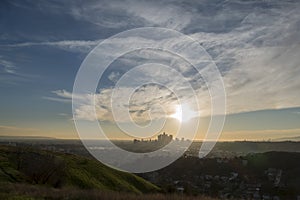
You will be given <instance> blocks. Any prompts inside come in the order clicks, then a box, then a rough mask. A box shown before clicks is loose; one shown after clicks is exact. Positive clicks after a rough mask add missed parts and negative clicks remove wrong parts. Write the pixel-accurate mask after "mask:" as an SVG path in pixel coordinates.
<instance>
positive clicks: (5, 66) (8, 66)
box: [0, 56, 16, 74]
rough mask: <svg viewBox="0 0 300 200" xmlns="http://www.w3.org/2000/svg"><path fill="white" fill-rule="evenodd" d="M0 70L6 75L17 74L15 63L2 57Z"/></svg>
mask: <svg viewBox="0 0 300 200" xmlns="http://www.w3.org/2000/svg"><path fill="white" fill-rule="evenodd" d="M0 67H1V68H0V69H1V71H2V72H4V73H8V74H15V73H16V70H15V69H16V66H15V64H14V63H13V62H11V61H8V60H5V59H4V58H3V57H2V56H0Z"/></svg>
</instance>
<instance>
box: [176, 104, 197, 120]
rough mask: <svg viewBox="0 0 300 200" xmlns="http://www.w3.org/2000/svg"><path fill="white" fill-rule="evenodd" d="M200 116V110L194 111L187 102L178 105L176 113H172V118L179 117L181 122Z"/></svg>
mask: <svg viewBox="0 0 300 200" xmlns="http://www.w3.org/2000/svg"><path fill="white" fill-rule="evenodd" d="M197 116H198V112H195V111H193V110H192V109H191V108H190V107H189V106H188V105H187V104H182V105H178V106H176V111H175V113H174V114H172V115H170V117H171V118H174V119H177V120H178V121H179V122H186V121H188V120H190V119H192V118H194V117H197Z"/></svg>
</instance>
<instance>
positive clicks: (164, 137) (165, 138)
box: [133, 132, 173, 144]
mask: <svg viewBox="0 0 300 200" xmlns="http://www.w3.org/2000/svg"><path fill="white" fill-rule="evenodd" d="M172 140H173V135H168V134H166V133H165V132H163V134H159V135H158V136H157V140H152V139H149V140H144V139H142V140H138V139H134V140H133V143H134V144H137V143H140V142H141V143H145V142H149V143H158V144H168V143H169V142H171V141H172Z"/></svg>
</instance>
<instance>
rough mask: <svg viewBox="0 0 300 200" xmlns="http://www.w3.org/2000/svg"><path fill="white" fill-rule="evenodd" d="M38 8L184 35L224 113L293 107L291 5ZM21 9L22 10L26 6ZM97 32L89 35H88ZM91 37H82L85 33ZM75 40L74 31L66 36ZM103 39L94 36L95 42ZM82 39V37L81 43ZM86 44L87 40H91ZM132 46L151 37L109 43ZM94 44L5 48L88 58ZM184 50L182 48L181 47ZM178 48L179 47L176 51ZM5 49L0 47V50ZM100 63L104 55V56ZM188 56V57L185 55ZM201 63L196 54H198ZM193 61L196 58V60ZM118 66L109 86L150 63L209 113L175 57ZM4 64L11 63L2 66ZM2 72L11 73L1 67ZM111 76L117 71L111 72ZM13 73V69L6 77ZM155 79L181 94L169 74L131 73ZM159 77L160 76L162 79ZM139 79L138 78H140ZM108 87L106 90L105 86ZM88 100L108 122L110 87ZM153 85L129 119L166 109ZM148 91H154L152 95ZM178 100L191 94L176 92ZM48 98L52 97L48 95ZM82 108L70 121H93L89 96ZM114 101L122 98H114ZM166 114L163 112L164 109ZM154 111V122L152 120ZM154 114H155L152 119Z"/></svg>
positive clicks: (199, 85) (136, 56)
mask: <svg viewBox="0 0 300 200" xmlns="http://www.w3.org/2000/svg"><path fill="white" fill-rule="evenodd" d="M68 3H69V5H68V6H66V4H65V3H61V4H54V3H53V4H52V3H51V2H50V3H49V2H48V3H45V4H40V5H39V6H35V8H38V9H41V10H43V11H45V12H48V13H52V14H57V13H62V11H64V12H63V13H66V14H67V15H69V16H71V17H73V18H74V19H76V20H78V21H80V22H82V21H84V22H89V23H92V24H94V25H96V26H99V27H100V29H101V30H102V29H103V30H106V31H107V32H108V33H109V34H107V35H112V34H114V33H116V32H119V31H123V30H127V29H129V28H136V27H144V26H157V27H167V28H172V29H175V30H179V31H182V32H184V33H185V34H187V35H189V36H191V37H192V38H194V39H195V40H197V41H198V42H199V43H200V44H201V45H202V46H203V47H204V48H205V49H206V50H207V52H208V53H209V55H210V56H211V57H212V59H213V60H214V61H215V63H216V64H217V65H218V68H219V70H220V73H221V74H222V76H223V79H224V83H225V88H226V93H227V98H228V101H227V103H228V104H227V106H228V108H227V110H228V113H229V114H230V113H238V112H246V111H255V110H261V109H278V108H287V107H297V106H300V103H299V102H300V94H299V92H298V91H299V88H300V85H299V84H300V83H299V81H298V80H299V79H300V68H299V66H300V60H299V56H300V55H299V52H300V37H299V31H300V25H299V24H300V14H299V8H300V3H299V1H279V0H275V1H241V0H235V1H226V0H221V1H217V2H216V1H210V0H200V1H192V2H187V1H185V2H184V1H180V0H170V1H161V2H157V1H155V2H154V1H100V2H99V1H89V2H85V3H84V4H82V3H81V2H80V1H74V2H72V3H70V2H68ZM27 9H29V8H27ZM95 32H97V31H95ZM90 33H91V32H87V35H88V34H90ZM74 34H76V33H74ZM102 36H103V35H99V38H101V37H102ZM86 38H88V37H86ZM93 38H94V35H93ZM181 39H182V38H166V39H165V40H164V41H163V42H162V43H163V45H165V46H168V45H169V46H172V45H173V44H179V43H180V42H182V43H184V41H181ZM137 40H139V41H142V42H145V43H153V42H155V36H149V37H148V38H135V37H130V38H126V40H124V39H114V40H113V41H112V42H113V43H114V44H116V47H121V48H122V47H124V46H128V45H132V46H133V47H134V45H135V42H136V41H137ZM100 41H101V40H60V41H52V42H24V43H16V44H8V45H6V46H7V47H11V48H13V47H31V46H51V47H55V48H60V49H64V50H68V51H72V52H85V53H86V52H89V51H90V50H91V49H92V48H93V47H95V45H97V44H98V43H99V42H100ZM183 45H184V44H183ZM183 45H182V46H183ZM2 46H5V45H2ZM104 53H105V54H106V56H107V58H109V56H110V53H111V52H110V50H109V49H107V51H104ZM190 53H191V54H192V53H193V52H190ZM199 57H201V56H199ZM199 57H197V58H199ZM118 62H119V63H118V65H116V67H115V68H112V69H111V71H109V73H108V74H107V79H108V80H109V81H110V82H112V83H115V82H116V81H117V80H118V79H119V78H120V76H122V75H123V73H124V72H126V71H128V70H129V69H131V68H130V66H131V67H132V66H137V65H140V64H143V63H146V62H148V63H150V62H158V63H162V64H167V65H169V66H171V67H172V68H174V69H176V70H177V71H178V72H180V73H181V74H183V75H184V76H185V78H186V80H188V81H189V82H190V83H191V84H192V85H193V88H194V89H195V91H196V93H197V95H198V97H199V99H201V103H200V104H201V105H200V109H201V111H202V112H203V113H207V114H209V110H210V103H209V102H210V96H209V95H208V94H207V89H206V88H205V83H204V82H203V79H201V76H199V75H197V74H195V71H193V70H191V68H190V66H189V65H187V64H186V63H185V62H183V61H182V60H180V59H175V58H174V56H170V55H169V54H167V53H166V52H162V51H149V50H139V51H137V52H135V53H132V54H129V55H127V56H124V57H122V58H120V59H119V61H118ZM4 64H5V65H6V66H9V65H10V64H11V63H4ZM3 69H4V70H6V72H9V70H14V67H5V68H3ZM118 70H119V71H118ZM11 72H13V71H11ZM156 73H157V74H158V75H157V76H159V75H161V77H163V78H164V79H165V82H166V83H168V85H170V87H171V88H180V89H181V90H182V91H184V90H185V89H186V88H185V87H182V88H181V86H180V83H181V82H180V81H178V79H176V78H174V77H172V76H169V75H168V73H165V72H164V71H159V72H157V71H156V70H154V69H151V68H149V69H146V70H144V71H139V73H137V75H136V76H135V79H140V80H143V79H145V78H147V76H146V75H147V74H156ZM164 73H165V74H164ZM145 74H146V75H145ZM109 86H111V85H109ZM131 86H132V85H129V84H128V85H126V87H121V88H119V90H120V94H126V91H128V90H129V89H130V87H131ZM102 89H103V90H101V91H100V92H99V94H98V93H97V94H96V97H97V98H96V99H97V100H98V103H99V105H97V106H98V110H99V112H97V117H98V118H99V119H104V120H111V119H112V116H111V114H110V112H111V110H109V107H110V106H109V100H110V98H109V97H110V96H111V93H112V91H111V89H110V88H109V87H107V88H102ZM159 90H161V91H162V93H160V92H159V91H157V90H156V89H155V87H153V86H149V87H147V88H146V90H145V91H146V92H145V91H143V90H140V91H137V92H136V93H135V96H136V97H135V98H137V99H138V100H139V101H136V102H135V103H134V107H133V108H132V112H131V113H132V115H136V116H135V117H136V118H139V117H141V118H143V117H145V118H147V117H148V115H147V110H149V109H150V108H151V107H152V105H156V104H157V103H162V104H163V105H165V106H168V105H167V104H168V103H170V104H174V102H175V101H174V99H173V96H170V98H167V96H168V95H170V94H169V92H168V91H167V90H165V89H164V88H159ZM154 91H155V92H154ZM183 94H184V95H183V96H186V99H189V98H190V97H191V94H185V93H183ZM52 95H53V94H52ZM54 95H55V97H45V98H47V99H49V100H54V101H62V102H70V99H71V96H72V94H71V93H70V92H67V91H64V90H59V91H55V92H54ZM74 95H75V98H80V100H81V101H83V102H86V106H82V107H81V108H78V110H77V111H76V113H77V115H78V116H81V117H82V118H87V119H93V116H91V115H90V114H89V113H90V112H92V111H93V109H92V107H91V105H92V104H91V102H92V99H93V98H92V97H93V95H86V96H80V95H79V94H74ZM120 98H122V96H120ZM167 112H171V110H168V111H167ZM159 113H160V112H159V111H158V110H157V115H155V114H154V115H153V116H155V117H157V116H158V115H159ZM160 114H161V113H160Z"/></svg>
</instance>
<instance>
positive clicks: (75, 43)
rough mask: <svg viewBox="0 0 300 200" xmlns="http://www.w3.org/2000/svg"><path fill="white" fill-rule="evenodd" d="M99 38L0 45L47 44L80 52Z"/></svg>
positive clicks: (91, 47) (86, 50)
mask: <svg viewBox="0 0 300 200" xmlns="http://www.w3.org/2000/svg"><path fill="white" fill-rule="evenodd" d="M100 42H101V40H94V41H92V40H63V41H55V42H24V43H15V44H5V45H1V46H3V47H11V48H21V47H32V46H49V47H55V48H60V49H63V50H66V51H71V52H81V53H88V52H90V51H91V50H92V49H93V48H94V47H95V46H96V45H97V44H99V43H100Z"/></svg>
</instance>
